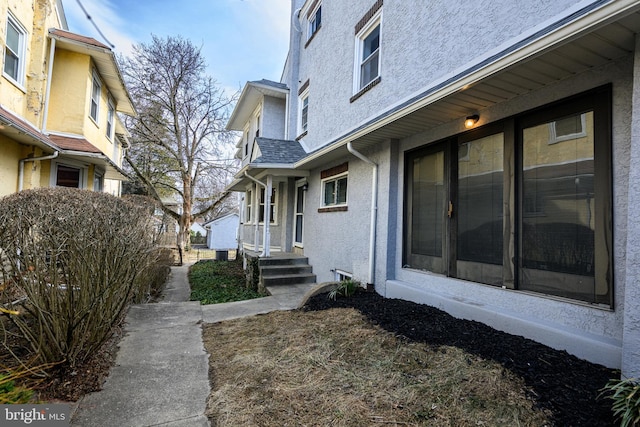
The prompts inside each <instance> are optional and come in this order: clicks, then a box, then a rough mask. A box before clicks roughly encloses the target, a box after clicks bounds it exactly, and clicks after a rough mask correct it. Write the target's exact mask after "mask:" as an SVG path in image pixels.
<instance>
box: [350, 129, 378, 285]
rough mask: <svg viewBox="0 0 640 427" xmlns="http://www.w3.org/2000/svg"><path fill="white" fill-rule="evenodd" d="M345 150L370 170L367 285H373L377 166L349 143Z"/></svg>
mask: <svg viewBox="0 0 640 427" xmlns="http://www.w3.org/2000/svg"><path fill="white" fill-rule="evenodd" d="M347 150H349V152H350V153H351V154H353V155H354V156H356V157H357V158H359V159H360V160H362V161H363V162H365V163H368V164H370V165H371V166H372V167H373V169H372V182H371V226H370V229H369V284H375V282H374V280H375V272H376V252H375V251H376V223H377V221H378V164H377V163H375V162H373V161H372V160H371V159H369V158H368V157H365V156H364V154H362V153H360V152H358V151H356V149H355V148H353V145H352V144H351V142H348V143H347Z"/></svg>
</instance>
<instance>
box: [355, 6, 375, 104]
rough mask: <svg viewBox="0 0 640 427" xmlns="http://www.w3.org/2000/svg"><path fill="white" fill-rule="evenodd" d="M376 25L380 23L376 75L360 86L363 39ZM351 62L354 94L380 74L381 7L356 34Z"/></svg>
mask: <svg viewBox="0 0 640 427" xmlns="http://www.w3.org/2000/svg"><path fill="white" fill-rule="evenodd" d="M378 25H380V46H378V75H377V76H376V77H374V78H373V79H371V81H369V82H367V83H366V84H364V85H362V86H360V78H361V73H362V68H361V67H362V64H363V62H364V61H363V60H362V49H363V45H364V40H365V39H366V38H367V36H368V35H369V34H370V33H371V32H372V31H373V30H374V29H375V28H376V27H377V26H378ZM353 62H354V63H353V94H354V95H355V94H357V93H358V92H360V91H361V90H362V89H363V88H364V87H366V86H367V85H368V84H369V83H371V82H372V81H374V80H375V79H376V78H378V77H380V76H381V75H382V9H380V10H378V12H376V14H375V15H373V16H372V17H371V19H370V20H369V22H367V25H365V26H364V27H363V28H362V30H360V32H359V33H358V34H356V40H355V54H354V61H353Z"/></svg>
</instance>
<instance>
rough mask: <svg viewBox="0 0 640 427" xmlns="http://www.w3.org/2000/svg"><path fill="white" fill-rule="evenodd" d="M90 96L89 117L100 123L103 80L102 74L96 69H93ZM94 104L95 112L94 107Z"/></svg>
mask: <svg viewBox="0 0 640 427" xmlns="http://www.w3.org/2000/svg"><path fill="white" fill-rule="evenodd" d="M96 92H97V93H96ZM96 96H97V99H96ZM89 98H90V99H89V118H91V120H93V122H94V123H95V124H96V125H98V120H99V118H100V99H101V98H102V81H101V80H100V76H99V75H98V73H97V72H96V70H93V71H92V72H91V94H90V97H89ZM94 105H95V113H94V108H93V107H94ZM94 114H95V117H94Z"/></svg>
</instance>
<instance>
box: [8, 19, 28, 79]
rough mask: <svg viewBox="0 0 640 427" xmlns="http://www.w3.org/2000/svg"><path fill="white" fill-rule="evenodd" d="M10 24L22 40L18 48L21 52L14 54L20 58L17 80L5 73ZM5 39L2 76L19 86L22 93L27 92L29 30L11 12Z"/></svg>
mask: <svg viewBox="0 0 640 427" xmlns="http://www.w3.org/2000/svg"><path fill="white" fill-rule="evenodd" d="M9 24H11V25H12V26H13V27H15V28H16V30H17V31H18V33H19V35H20V38H19V41H18V43H19V46H18V50H19V52H13V53H14V54H15V55H16V56H17V57H18V76H17V79H14V78H13V76H11V75H9V74H7V73H6V72H5V65H6V61H7V57H6V56H7V49H8V48H9V47H8V46H7V45H6V40H7V31H8V29H9ZM4 37H5V49H4V51H3V55H4V57H3V59H4V62H3V64H2V75H3V76H4V77H5V78H6V79H7V80H9V81H10V82H11V83H13V84H15V85H16V86H18V88H20V89H21V90H22V91H25V88H24V79H25V69H26V62H27V30H26V29H25V28H24V26H23V25H22V24H21V23H20V21H18V19H17V18H16V17H15V16H13V14H12V13H11V12H9V13H8V14H7V21H6V27H5V30H4Z"/></svg>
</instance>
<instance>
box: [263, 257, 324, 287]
mask: <svg viewBox="0 0 640 427" xmlns="http://www.w3.org/2000/svg"><path fill="white" fill-rule="evenodd" d="M258 267H259V269H260V284H261V286H263V287H268V286H278V285H298V284H308V283H316V275H315V274H313V268H312V267H311V266H310V265H309V259H308V258H306V257H301V256H295V255H291V256H282V255H280V256H278V257H272V258H260V260H259V261H258Z"/></svg>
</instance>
